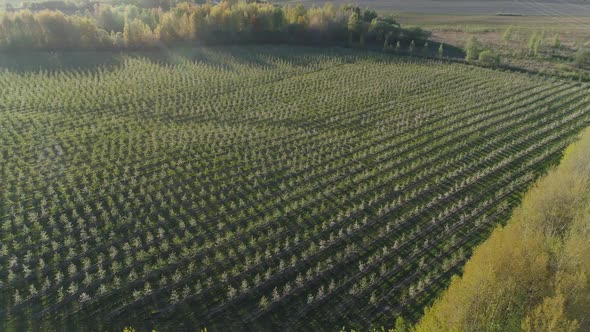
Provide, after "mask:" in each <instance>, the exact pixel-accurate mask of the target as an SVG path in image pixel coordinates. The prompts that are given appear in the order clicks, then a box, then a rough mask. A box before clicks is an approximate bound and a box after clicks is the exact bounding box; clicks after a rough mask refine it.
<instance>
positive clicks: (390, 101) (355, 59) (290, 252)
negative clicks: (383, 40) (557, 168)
mask: <svg viewBox="0 0 590 332" xmlns="http://www.w3.org/2000/svg"><path fill="white" fill-rule="evenodd" d="M35 56H37V55H33V56H32V57H35ZM66 56H67V57H68V59H69V60H68V61H72V63H75V64H76V65H75V67H76V68H68V67H67V66H64V65H63V63H65V61H61V60H60V56H59V55H50V56H46V55H43V54H39V55H38V61H37V62H36V64H37V65H38V66H37V67H40V69H35V67H36V65H31V58H27V59H26V62H27V65H26V66H19V61H18V60H15V59H18V57H14V56H13V57H11V58H10V59H0V64H2V65H3V66H4V69H3V70H1V71H0V91H2V94H1V95H0V128H1V130H0V158H1V159H2V161H3V162H2V163H0V178H1V183H2V185H1V187H0V188H1V189H0V204H1V205H0V225H1V228H0V330H8V331H10V330H23V329H26V328H27V327H30V326H31V324H33V325H35V326H41V327H43V328H46V329H50V328H51V327H63V326H67V327H70V328H74V329H79V328H80V327H83V326H92V327H93V328H101V327H102V328H104V329H107V330H113V329H115V328H121V327H123V326H125V325H133V326H135V327H138V328H140V329H141V330H143V329H145V328H147V327H156V328H158V329H159V330H178V329H180V328H183V327H185V328H190V329H192V330H194V329H196V328H198V327H200V326H207V327H209V329H210V330H228V329H243V328H245V327H248V328H252V329H273V330H276V329H277V328H278V327H285V328H288V329H298V330H311V329H315V330H317V329H338V328H339V327H340V326H342V325H347V326H362V327H367V326H369V325H370V324H373V325H374V326H380V325H391V324H392V322H393V321H394V320H395V317H397V316H398V315H403V316H405V317H407V318H410V319H415V318H417V317H419V316H420V315H421V312H422V308H423V306H424V305H425V304H428V303H431V301H432V299H433V298H434V296H436V295H438V294H439V293H440V291H441V290H442V289H444V287H445V285H446V284H447V283H448V280H449V279H450V276H451V275H452V274H454V273H457V272H458V271H459V269H460V268H461V267H462V264H463V263H464V261H465V259H466V258H467V257H468V256H469V252H470V250H471V248H473V247H474V246H475V245H476V244H478V243H480V242H481V241H482V240H483V239H485V237H486V236H487V235H488V233H489V231H490V230H491V228H492V227H493V226H495V225H497V224H499V223H503V222H505V221H506V220H508V218H509V216H510V209H511V207H513V206H514V205H515V204H517V203H518V201H519V197H520V194H521V193H523V192H524V191H525V190H526V189H527V187H528V186H529V185H530V183H531V182H532V181H533V180H534V179H535V178H536V177H537V176H538V175H539V174H541V173H543V172H544V171H545V170H546V169H547V167H548V166H549V165H551V164H553V163H555V162H556V161H557V160H558V159H559V156H560V155H561V151H562V149H563V148H564V147H565V146H567V145H568V144H569V143H571V142H572V140H573V139H574V138H575V135H576V134H577V133H578V132H579V131H580V130H581V129H582V128H584V127H586V126H588V125H589V124H590V97H589V96H588V85H583V84H580V83H575V82H566V81H561V80H558V79H549V78H539V77H535V76H528V75H524V74H517V73H509V72H502V71H494V70H491V69H484V68H477V67H472V66H466V65H461V64H450V63H445V62H440V61H433V60H424V59H418V58H410V57H401V58H397V57H394V56H390V55H383V54H377V53H370V52H363V51H354V50H344V49H314V48H298V47H286V46H284V47H283V46H277V47H270V46H264V47H227V48H212V49H199V50H190V51H187V50H185V51H183V52H178V53H175V52H169V53H165V54H162V55H160V56H149V57H148V56H142V55H138V54H133V55H125V54H108V53H101V54H98V56H96V55H95V56H94V57H93V59H95V60H96V61H94V60H92V61H90V60H88V63H87V64H86V65H84V59H86V58H88V55H87V54H84V53H79V54H69V55H66ZM107 57H109V61H108V64H104V65H100V64H99V63H100V62H101V61H102V60H104V61H106V60H105V58H107ZM48 59H49V60H48ZM75 59H78V61H74V60H75ZM99 59H102V60H100V61H99ZM23 61H25V60H23ZM90 62H92V63H90ZM60 64H62V65H60ZM52 66H56V67H52ZM90 324H92V325H90ZM142 328H143V329H142Z"/></svg>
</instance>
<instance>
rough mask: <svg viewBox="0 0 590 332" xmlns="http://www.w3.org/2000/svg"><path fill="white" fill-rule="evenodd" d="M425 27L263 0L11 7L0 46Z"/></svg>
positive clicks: (387, 37)
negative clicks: (67, 10)
mask: <svg viewBox="0 0 590 332" xmlns="http://www.w3.org/2000/svg"><path fill="white" fill-rule="evenodd" d="M428 37H429V33H428V32H426V31H424V30H422V29H420V28H411V29H404V28H402V27H401V26H400V24H399V23H398V22H396V21H395V20H394V19H393V18H391V17H389V16H380V15H378V14H377V13H376V12H375V11H372V10H368V9H367V10H362V9H361V8H359V7H358V6H356V5H344V6H340V7H336V6H334V5H332V4H327V5H325V6H323V7H311V8H306V7H304V6H303V5H301V4H297V5H295V6H291V5H286V6H278V5H273V4H269V3H258V2H244V1H238V2H233V1H231V2H230V1H223V2H220V3H217V4H211V3H207V4H195V3H188V2H182V3H178V4H176V5H174V6H172V7H170V9H169V10H165V9H163V8H162V7H158V8H153V7H139V6H136V5H120V6H111V5H108V4H97V5H95V6H94V8H93V10H92V11H90V10H86V11H85V13H80V12H79V11H78V12H76V13H75V14H71V15H69V14H64V13H63V12H62V11H59V10H41V11H37V12H34V11H30V10H26V9H25V10H18V11H13V12H5V13H3V14H1V16H0V50H29V49H43V50H63V49H89V50H98V49H144V48H155V47H161V46H167V45H176V44H187V43H204V44H223V43H305V44H320V43H321V44H347V45H350V46H365V45H371V44H375V45H396V44H401V45H402V46H405V47H409V46H410V45H418V46H421V45H424V43H425V42H426V40H427V39H428Z"/></svg>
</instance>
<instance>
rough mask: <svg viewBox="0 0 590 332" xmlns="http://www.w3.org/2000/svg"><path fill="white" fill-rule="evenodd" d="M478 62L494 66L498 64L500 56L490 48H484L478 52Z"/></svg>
mask: <svg viewBox="0 0 590 332" xmlns="http://www.w3.org/2000/svg"><path fill="white" fill-rule="evenodd" d="M478 59H479V62H481V63H482V64H485V65H487V66H492V67H496V66H498V65H500V56H499V55H498V54H496V53H494V52H492V51H491V50H485V51H483V52H481V53H479V58H478Z"/></svg>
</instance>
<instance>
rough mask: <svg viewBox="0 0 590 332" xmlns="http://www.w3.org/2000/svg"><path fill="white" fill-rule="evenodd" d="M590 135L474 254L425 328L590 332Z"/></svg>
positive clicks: (422, 326)
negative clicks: (505, 224) (506, 223)
mask: <svg viewBox="0 0 590 332" xmlns="http://www.w3.org/2000/svg"><path fill="white" fill-rule="evenodd" d="M588 151H590V131H588V130H587V131H586V132H585V134H584V135H583V136H582V138H581V140H580V141H579V142H577V143H575V144H574V145H573V146H572V147H570V149H569V150H567V151H566V153H565V157H564V160H563V161H562V164H561V165H560V166H559V167H558V168H557V169H554V170H553V171H551V172H550V173H549V174H548V175H547V176H546V177H545V178H544V179H542V180H541V181H540V182H539V183H538V184H537V185H536V186H535V187H534V188H533V189H531V191H530V192H529V193H528V194H527V195H526V196H525V198H524V200H523V204H522V206H521V207H520V208H518V209H517V210H516V211H515V212H514V214H513V216H512V220H511V221H510V222H509V223H508V225H507V226H505V227H499V228H497V229H496V230H495V231H494V232H493V233H492V235H491V237H490V238H489V239H488V240H487V241H486V242H485V243H484V244H482V245H481V246H480V247H479V248H477V249H476V250H475V251H474V254H473V257H472V258H471V260H470V261H469V262H468V263H467V264H466V265H465V270H464V274H463V276H462V277H455V278H454V279H453V280H452V282H451V285H450V287H449V289H448V290H447V291H446V292H445V293H444V295H443V296H442V298H440V299H439V300H438V301H436V302H435V303H434V305H433V306H432V307H431V308H430V309H427V310H426V314H425V317H424V318H423V320H422V322H421V323H420V324H419V325H418V326H417V331H425V332H426V331H517V330H522V331H590V317H588V313H589V312H590V279H589V277H590V256H589V255H588V253H589V252H590V228H589V222H590V204H589V203H590V183H589V182H590V154H589V153H588Z"/></svg>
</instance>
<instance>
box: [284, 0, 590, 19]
mask: <svg viewBox="0 0 590 332" xmlns="http://www.w3.org/2000/svg"><path fill="white" fill-rule="evenodd" d="M278 2H279V3H293V4H295V3H302V4H304V5H306V6H311V5H323V4H325V3H328V2H331V3H334V4H347V3H349V2H350V1H344V0H336V1H327V0H302V1H282V0H281V1H278ZM355 3H356V4H358V5H359V6H362V7H367V8H372V9H377V10H383V11H394V12H400V13H424V14H458V15H493V14H497V13H511V14H520V15H543V16H555V17H562V16H590V1H585V0H569V1H568V0H562V1H560V0H543V1H529V0H526V1H525V0H517V1H507V0H497V1H496V0H483V1H482V0H479V1H478V0H456V1H454V0H364V1H356V2H355Z"/></svg>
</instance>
